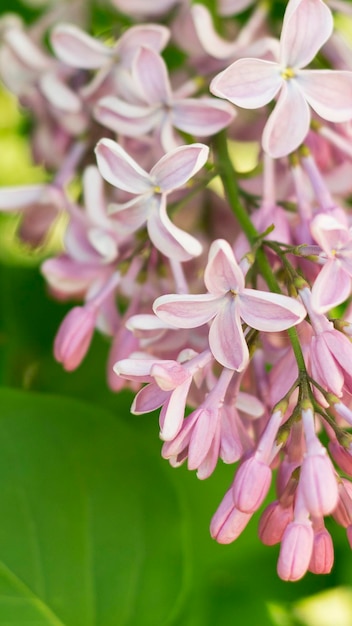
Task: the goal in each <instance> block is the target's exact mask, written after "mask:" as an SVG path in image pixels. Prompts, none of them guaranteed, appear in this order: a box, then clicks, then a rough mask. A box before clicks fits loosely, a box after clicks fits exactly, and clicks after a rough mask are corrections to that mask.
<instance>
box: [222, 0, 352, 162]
mask: <svg viewBox="0 0 352 626" xmlns="http://www.w3.org/2000/svg"><path fill="white" fill-rule="evenodd" d="M332 29H333V20H332V15H331V12H330V10H329V9H328V7H327V6H326V4H325V3H324V2H322V0H290V2H289V3H288V5H287V7H286V12H285V16H284V22H283V27H282V32H281V40H280V59H279V62H272V61H266V60H262V59H253V58H246V59H240V60H238V61H235V63H233V64H232V65H230V66H229V67H228V68H227V69H225V70H224V71H223V72H221V73H220V74H218V76H216V77H215V78H214V79H213V81H212V83H211V85H210V90H211V91H212V93H213V94H215V95H217V96H219V97H221V98H226V99H227V100H230V102H232V103H233V104H237V105H238V106H241V107H243V108H247V109H256V108H258V107H262V106H264V105H265V104H268V103H269V102H270V101H271V100H272V99H273V98H275V97H276V96H277V95H278V101H277V104H276V106H275V108H274V111H273V112H272V114H271V115H270V117H269V119H268V121H267V123H266V126H265V129H264V133H263V137H262V145H263V148H264V150H265V151H266V152H268V153H269V154H270V155H272V156H273V157H276V158H277V157H282V156H284V155H287V154H289V153H290V152H292V151H293V150H295V149H296V148H298V146H299V145H300V144H301V143H302V142H303V141H304V139H305V137H306V135H307V133H308V130H309V124H310V117H311V114H310V109H309V106H308V105H310V106H311V107H312V108H313V109H314V111H315V112H316V113H317V114H318V115H319V116H320V117H322V118H323V119H326V120H328V121H330V122H344V121H347V120H349V119H351V118H352V72H348V71H335V70H333V71H331V70H304V69H302V68H304V67H305V66H306V65H308V64H309V63H310V62H311V61H312V60H313V59H314V57H315V55H316V54H317V52H318V50H319V48H321V46H322V45H323V44H324V43H325V42H326V41H327V39H328V38H329V37H330V35H331V33H332Z"/></svg>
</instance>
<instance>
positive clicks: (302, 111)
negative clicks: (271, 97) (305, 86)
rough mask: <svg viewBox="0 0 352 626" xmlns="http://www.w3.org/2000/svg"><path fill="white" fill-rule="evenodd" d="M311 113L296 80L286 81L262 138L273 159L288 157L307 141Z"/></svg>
mask: <svg viewBox="0 0 352 626" xmlns="http://www.w3.org/2000/svg"><path fill="white" fill-rule="evenodd" d="M309 124H310V111H309V107H308V104H307V102H306V100H305V98H304V96H303V94H302V92H301V90H300V89H299V88H298V85H297V82H296V81H295V79H291V80H287V81H284V83H283V86H282V91H281V93H280V96H279V99H278V101H277V104H276V106H275V109H274V110H273V112H272V114H271V115H270V117H269V119H268V121H267V123H266V125H265V128H264V132H263V136H262V145H263V148H264V150H265V151H266V152H267V153H268V154H269V155H270V156H272V157H273V158H279V157H283V156H286V155H287V154H289V153H290V152H293V150H296V148H298V146H299V145H300V144H301V143H302V142H303V141H304V140H305V138H306V136H307V133H308V131H309Z"/></svg>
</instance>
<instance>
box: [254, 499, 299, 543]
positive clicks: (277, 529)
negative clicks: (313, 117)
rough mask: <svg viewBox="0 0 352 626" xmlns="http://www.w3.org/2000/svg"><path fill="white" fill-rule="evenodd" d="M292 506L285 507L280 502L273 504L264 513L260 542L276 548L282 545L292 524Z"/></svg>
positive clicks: (260, 527) (261, 520)
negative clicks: (285, 533) (286, 530)
mask: <svg viewBox="0 0 352 626" xmlns="http://www.w3.org/2000/svg"><path fill="white" fill-rule="evenodd" d="M292 519H293V509H292V506H286V507H283V506H282V504H281V502H280V501H279V500H276V502H271V503H270V504H269V506H267V507H266V509H265V511H264V512H263V514H262V516H261V518H260V521H259V528H258V534H259V538H260V540H261V541H262V542H263V543H264V544H265V545H266V546H274V545H275V544H277V543H280V541H281V539H282V536H283V534H284V532H285V529H286V526H287V525H288V524H289V523H290V522H292Z"/></svg>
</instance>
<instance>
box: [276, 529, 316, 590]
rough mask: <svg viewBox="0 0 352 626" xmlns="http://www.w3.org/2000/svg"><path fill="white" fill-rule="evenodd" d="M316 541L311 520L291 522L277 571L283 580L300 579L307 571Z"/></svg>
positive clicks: (283, 543) (283, 539)
mask: <svg viewBox="0 0 352 626" xmlns="http://www.w3.org/2000/svg"><path fill="white" fill-rule="evenodd" d="M313 542H314V532H313V528H312V525H311V522H310V521H309V520H304V521H294V522H291V523H290V524H289V525H288V526H287V528H286V530H285V532H284V536H283V538H282V542H281V550H280V555H279V560H278V564H277V573H278V575H279V576H280V578H282V580H291V581H295V580H299V579H300V578H302V576H304V574H305V573H306V571H307V569H308V567H309V563H310V559H311V555H312V551H313Z"/></svg>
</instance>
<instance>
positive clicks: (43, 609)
mask: <svg viewBox="0 0 352 626" xmlns="http://www.w3.org/2000/svg"><path fill="white" fill-rule="evenodd" d="M9 9H11V10H12V11H16V10H18V11H20V12H21V13H22V14H23V15H24V17H25V18H26V19H32V18H33V17H34V16H35V15H36V11H32V10H27V11H25V12H24V9H23V7H22V5H21V4H20V3H18V2H14V1H12V0H11V1H7V2H5V1H4V0H2V2H1V9H0V16H1V14H2V13H4V12H5V11H6V10H9ZM0 111H1V115H0V185H2V186H4V185H13V184H24V183H30V182H36V181H38V180H41V179H42V177H43V176H44V173H43V172H42V171H41V170H40V168H37V167H35V166H34V165H33V163H32V162H31V157H30V149H29V146H28V139H27V136H26V129H27V128H28V124H27V121H26V118H25V116H24V115H23V113H21V112H19V110H18V108H17V105H16V102H15V100H14V99H13V98H12V97H11V96H10V95H9V94H7V93H6V92H5V91H4V90H2V91H1V93H0ZM17 225H18V218H17V217H16V216H13V215H11V216H6V215H0V263H1V265H0V275H1V291H0V298H1V306H0V371H1V385H2V388H1V389H0V398H1V405H0V406H1V413H0V625H1V626H16V625H19V626H21V625H23V626H25V625H27V624H28V625H29V624H30V625H31V626H49V625H50V626H164V625H165V626H166V625H170V626H171V625H174V626H212V625H213V624H216V625H218V626H227V625H228V624H236V625H242V624H243V625H244V624H245V625H247V624H248V625H250V626H270V625H277V626H303V625H306V626H330V625H334V626H350V625H351V624H352V591H351V588H350V582H351V579H352V557H351V552H350V548H349V545H348V542H347V539H346V537H345V533H344V531H343V530H342V529H340V528H338V527H337V526H336V524H334V523H333V522H331V523H330V520H328V527H329V529H330V530H331V532H332V534H333V537H334V540H335V546H336V555H335V566H334V569H333V572H332V574H331V575H329V576H321V577H318V576H313V575H311V574H308V575H307V576H306V577H305V578H304V579H303V580H302V581H300V582H298V583H294V584H292V583H284V582H282V581H280V580H279V579H278V577H277V574H276V561H277V557H278V547H273V548H267V547H264V546H262V545H261V544H260V542H259V541H258V539H257V523H258V515H257V516H255V517H254V518H253V520H252V521H251V523H250V524H249V527H248V528H247V529H246V530H245V531H244V533H243V534H242V536H241V537H240V538H239V539H238V540H237V541H236V542H235V543H234V544H232V545H229V546H220V545H217V544H216V543H215V542H214V541H213V540H212V539H211V538H210V535H209V530H208V529H209V523H210V519H211V517H212V515H213V513H214V511H215V510H216V508H217V506H218V504H219V503H220V501H221V499H222V497H223V494H224V493H225V491H226V489H227V488H228V486H229V484H230V483H231V481H232V477H233V467H228V466H225V465H223V464H221V465H219V467H218V468H217V470H216V472H215V474H214V475H213V476H212V477H211V478H210V479H208V480H206V481H204V482H202V481H199V480H197V478H196V476H195V474H194V473H190V472H187V470H186V469H185V468H184V467H182V468H180V469H178V470H174V469H172V468H171V467H169V465H168V464H167V462H166V461H163V460H162V459H161V458H160V448H161V442H160V441H159V438H158V417H157V416H156V415H146V416H138V417H137V416H132V415H130V413H129V407H130V404H131V402H132V395H131V394H130V393H128V392H124V393H121V394H119V395H116V394H113V393H111V392H110V391H109V390H108V389H107V387H106V382H105V367H106V359H107V353H108V347H109V346H108V344H107V342H106V341H105V339H104V338H102V337H101V336H96V337H95V339H94V341H93V345H92V347H91V349H90V351H89V354H88V357H87V358H86V360H85V362H84V363H83V364H82V365H81V367H80V368H79V369H78V370H77V371H76V372H73V373H70V374H68V373H66V372H64V371H63V370H62V368H61V366H59V365H58V364H57V363H56V362H55V361H54V359H53V356H52V344H53V338H54V336H55V332H56V330H57V328H58V326H59V324H60V322H61V320H62V319H63V317H64V315H65V313H66V312H67V311H68V310H69V308H70V305H69V304H62V303H58V302H55V301H54V300H53V299H52V298H51V297H50V296H49V295H48V293H47V289H46V286H45V284H44V280H43V279H42V277H41V275H40V272H39V264H40V260H41V258H42V257H43V256H45V255H46V254H48V250H45V249H44V250H40V251H37V252H33V251H30V250H29V249H26V248H25V247H24V246H23V245H22V244H20V243H19V242H18V241H17V240H16V237H15V232H16V227H17ZM272 495H273V494H272Z"/></svg>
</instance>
